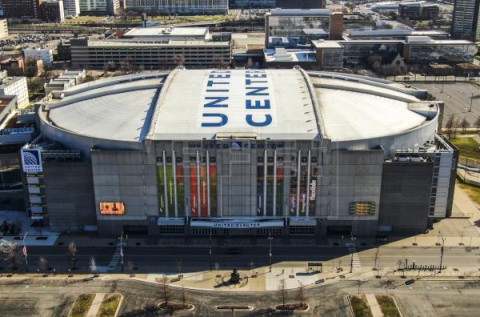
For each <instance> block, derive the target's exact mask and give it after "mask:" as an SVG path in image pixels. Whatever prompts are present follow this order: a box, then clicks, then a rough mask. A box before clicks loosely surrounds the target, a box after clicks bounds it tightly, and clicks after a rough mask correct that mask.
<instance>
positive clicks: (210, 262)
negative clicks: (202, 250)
mask: <svg viewBox="0 0 480 317" xmlns="http://www.w3.org/2000/svg"><path fill="white" fill-rule="evenodd" d="M208 262H209V266H210V271H212V230H210V236H209V238H208Z"/></svg>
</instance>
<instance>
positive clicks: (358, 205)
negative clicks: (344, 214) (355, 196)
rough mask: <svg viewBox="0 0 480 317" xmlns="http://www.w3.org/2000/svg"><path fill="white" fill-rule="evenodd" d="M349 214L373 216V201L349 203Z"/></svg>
mask: <svg viewBox="0 0 480 317" xmlns="http://www.w3.org/2000/svg"><path fill="white" fill-rule="evenodd" d="M349 212H350V215H352V216H374V215H375V202H374V201H352V202H350V206H349Z"/></svg>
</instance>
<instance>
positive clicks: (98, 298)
mask: <svg viewBox="0 0 480 317" xmlns="http://www.w3.org/2000/svg"><path fill="white" fill-rule="evenodd" d="M104 297H105V293H97V294H95V298H94V299H93V302H92V306H90V309H89V310H88V313H87V317H97V313H98V310H99V309H100V306H101V305H102V301H103V298H104Z"/></svg>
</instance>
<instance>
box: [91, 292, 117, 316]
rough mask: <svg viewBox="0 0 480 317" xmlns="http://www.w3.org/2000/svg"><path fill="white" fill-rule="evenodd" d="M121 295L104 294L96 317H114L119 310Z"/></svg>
mask: <svg viewBox="0 0 480 317" xmlns="http://www.w3.org/2000/svg"><path fill="white" fill-rule="evenodd" d="M121 302H122V295H120V294H117V293H113V294H105V296H104V297H103V300H102V304H101V305H100V308H99V309H98V313H97V317H115V316H117V313H118V311H119V309H120V304H121Z"/></svg>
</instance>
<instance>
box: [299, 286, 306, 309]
mask: <svg viewBox="0 0 480 317" xmlns="http://www.w3.org/2000/svg"><path fill="white" fill-rule="evenodd" d="M299 283H300V287H299V288H298V300H299V301H300V304H301V305H302V306H303V305H304V304H305V285H303V283H302V282H299Z"/></svg>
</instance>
